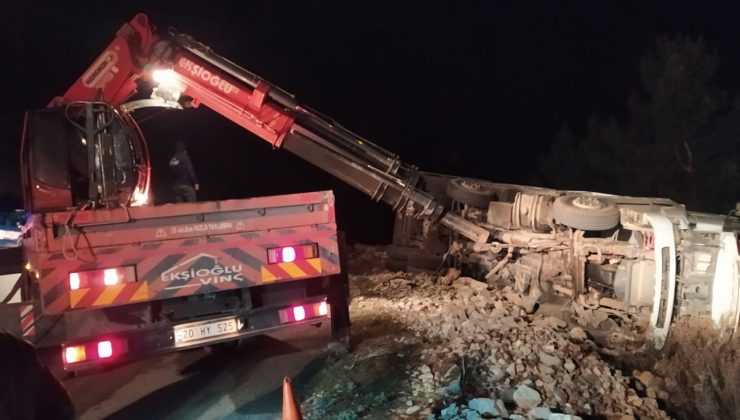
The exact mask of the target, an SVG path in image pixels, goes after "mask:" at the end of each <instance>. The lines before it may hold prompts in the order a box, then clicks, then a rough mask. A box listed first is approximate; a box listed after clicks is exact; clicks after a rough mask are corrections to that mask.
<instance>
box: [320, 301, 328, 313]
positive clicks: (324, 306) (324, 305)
mask: <svg viewBox="0 0 740 420" xmlns="http://www.w3.org/2000/svg"><path fill="white" fill-rule="evenodd" d="M318 313H319V315H321V316H325V315H326V314H328V313H329V304H327V303H326V302H321V303H319V310H318Z"/></svg>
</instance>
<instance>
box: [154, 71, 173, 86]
mask: <svg viewBox="0 0 740 420" xmlns="http://www.w3.org/2000/svg"><path fill="white" fill-rule="evenodd" d="M152 79H154V81H155V82H157V84H159V85H160V86H174V85H175V84H176V83H177V74H175V71H174V70H172V69H166V70H154V71H153V72H152Z"/></svg>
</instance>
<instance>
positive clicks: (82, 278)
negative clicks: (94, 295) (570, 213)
mask: <svg viewBox="0 0 740 420" xmlns="http://www.w3.org/2000/svg"><path fill="white" fill-rule="evenodd" d="M135 281H136V269H135V268H134V267H132V266H128V267H115V268H104V269H101V270H90V271H80V272H77V273H69V288H70V290H78V289H87V288H90V287H104V286H113V285H116V284H119V283H133V282H135Z"/></svg>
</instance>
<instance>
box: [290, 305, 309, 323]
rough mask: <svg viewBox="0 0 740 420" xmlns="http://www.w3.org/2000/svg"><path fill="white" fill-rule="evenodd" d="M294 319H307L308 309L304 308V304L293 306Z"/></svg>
mask: <svg viewBox="0 0 740 420" xmlns="http://www.w3.org/2000/svg"><path fill="white" fill-rule="evenodd" d="M293 319H295V320H296V321H303V320H304V319H306V310H305V309H303V306H294V307H293Z"/></svg>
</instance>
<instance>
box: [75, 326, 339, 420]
mask: <svg viewBox="0 0 740 420" xmlns="http://www.w3.org/2000/svg"><path fill="white" fill-rule="evenodd" d="M329 336H330V332H329V325H328V324H324V325H323V326H321V327H318V328H317V327H303V326H301V327H293V328H291V329H287V330H282V331H279V332H277V333H274V334H271V335H266V336H260V337H255V338H251V339H249V340H248V341H246V342H243V343H241V345H240V346H238V347H233V348H226V349H221V350H214V351H211V352H208V351H205V350H203V349H196V350H188V351H182V352H177V353H172V354H167V355H163V356H159V357H155V358H151V359H147V360H142V361H138V362H133V363H130V364H126V365H122V366H118V367H114V368H111V369H109V370H107V371H104V372H100V373H96V374H90V375H86V376H82V377H77V378H72V379H68V380H67V381H65V386H66V387H67V389H68V391H69V393H70V395H71V396H72V400H73V402H74V404H75V409H76V410H77V414H78V416H79V418H80V419H81V420H90V419H102V418H110V419H136V420H144V419H147V420H149V419H178V420H179V419H222V418H226V419H275V418H280V410H281V404H282V391H281V386H282V379H283V377H284V376H286V375H287V376H291V377H292V378H293V382H294V386H295V390H296V392H297V393H298V394H300V390H301V385H302V384H303V383H304V382H305V381H306V380H307V379H308V378H309V377H310V376H311V375H313V374H315V373H316V372H317V371H319V369H321V367H322V364H323V360H324V356H325V355H326V346H327V344H328V343H329Z"/></svg>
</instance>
